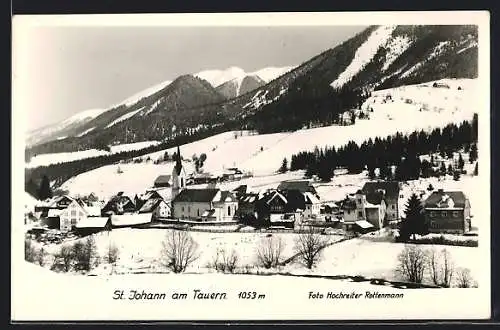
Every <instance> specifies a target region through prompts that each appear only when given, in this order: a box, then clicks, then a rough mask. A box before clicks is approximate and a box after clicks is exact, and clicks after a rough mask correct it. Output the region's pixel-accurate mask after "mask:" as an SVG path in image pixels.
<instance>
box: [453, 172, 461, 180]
mask: <svg viewBox="0 0 500 330" xmlns="http://www.w3.org/2000/svg"><path fill="white" fill-rule="evenodd" d="M453 180H455V181H458V180H460V171H454V172H453Z"/></svg>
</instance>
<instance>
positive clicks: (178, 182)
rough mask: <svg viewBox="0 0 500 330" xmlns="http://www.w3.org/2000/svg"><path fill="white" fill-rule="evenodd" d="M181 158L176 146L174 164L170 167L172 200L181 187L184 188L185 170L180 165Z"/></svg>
mask: <svg viewBox="0 0 500 330" xmlns="http://www.w3.org/2000/svg"><path fill="white" fill-rule="evenodd" d="M181 159H182V157H181V151H180V148H179V146H177V155H176V159H175V166H174V168H173V169H172V197H171V198H172V200H173V199H174V198H175V196H177V195H178V194H179V192H180V191H181V190H182V189H184V188H186V170H185V169H184V166H183V165H182V160H181Z"/></svg>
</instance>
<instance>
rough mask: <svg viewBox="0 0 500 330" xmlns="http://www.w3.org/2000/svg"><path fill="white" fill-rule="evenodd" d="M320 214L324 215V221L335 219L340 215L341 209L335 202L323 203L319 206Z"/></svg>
mask: <svg viewBox="0 0 500 330" xmlns="http://www.w3.org/2000/svg"><path fill="white" fill-rule="evenodd" d="M320 214H322V215H324V216H325V220H326V221H337V220H338V219H339V217H341V214H342V210H341V209H340V207H339V205H338V204H337V203H334V202H329V203H323V204H322V205H321V206H320Z"/></svg>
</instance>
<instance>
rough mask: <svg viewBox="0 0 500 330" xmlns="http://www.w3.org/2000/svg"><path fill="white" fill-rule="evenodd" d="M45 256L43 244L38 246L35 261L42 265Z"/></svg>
mask: <svg viewBox="0 0 500 330" xmlns="http://www.w3.org/2000/svg"><path fill="white" fill-rule="evenodd" d="M46 256H47V251H45V249H44V248H43V246H42V247H40V249H39V250H38V251H37V252H36V262H37V263H38V265H40V266H42V267H43V266H44V265H45V257H46Z"/></svg>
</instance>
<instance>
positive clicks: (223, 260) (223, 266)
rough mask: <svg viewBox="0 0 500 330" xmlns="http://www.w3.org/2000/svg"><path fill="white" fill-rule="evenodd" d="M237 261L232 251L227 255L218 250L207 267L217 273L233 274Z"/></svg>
mask: <svg viewBox="0 0 500 330" xmlns="http://www.w3.org/2000/svg"><path fill="white" fill-rule="evenodd" d="M238 261H239V257H238V254H237V253H236V251H235V250H234V249H233V250H231V253H228V252H227V251H226V250H224V249H218V250H217V253H216V254H215V256H214V259H213V261H212V264H211V265H209V266H210V267H212V268H214V269H215V270H217V271H221V272H226V271H228V272H230V273H233V272H234V271H235V269H236V267H237V265H238Z"/></svg>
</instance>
